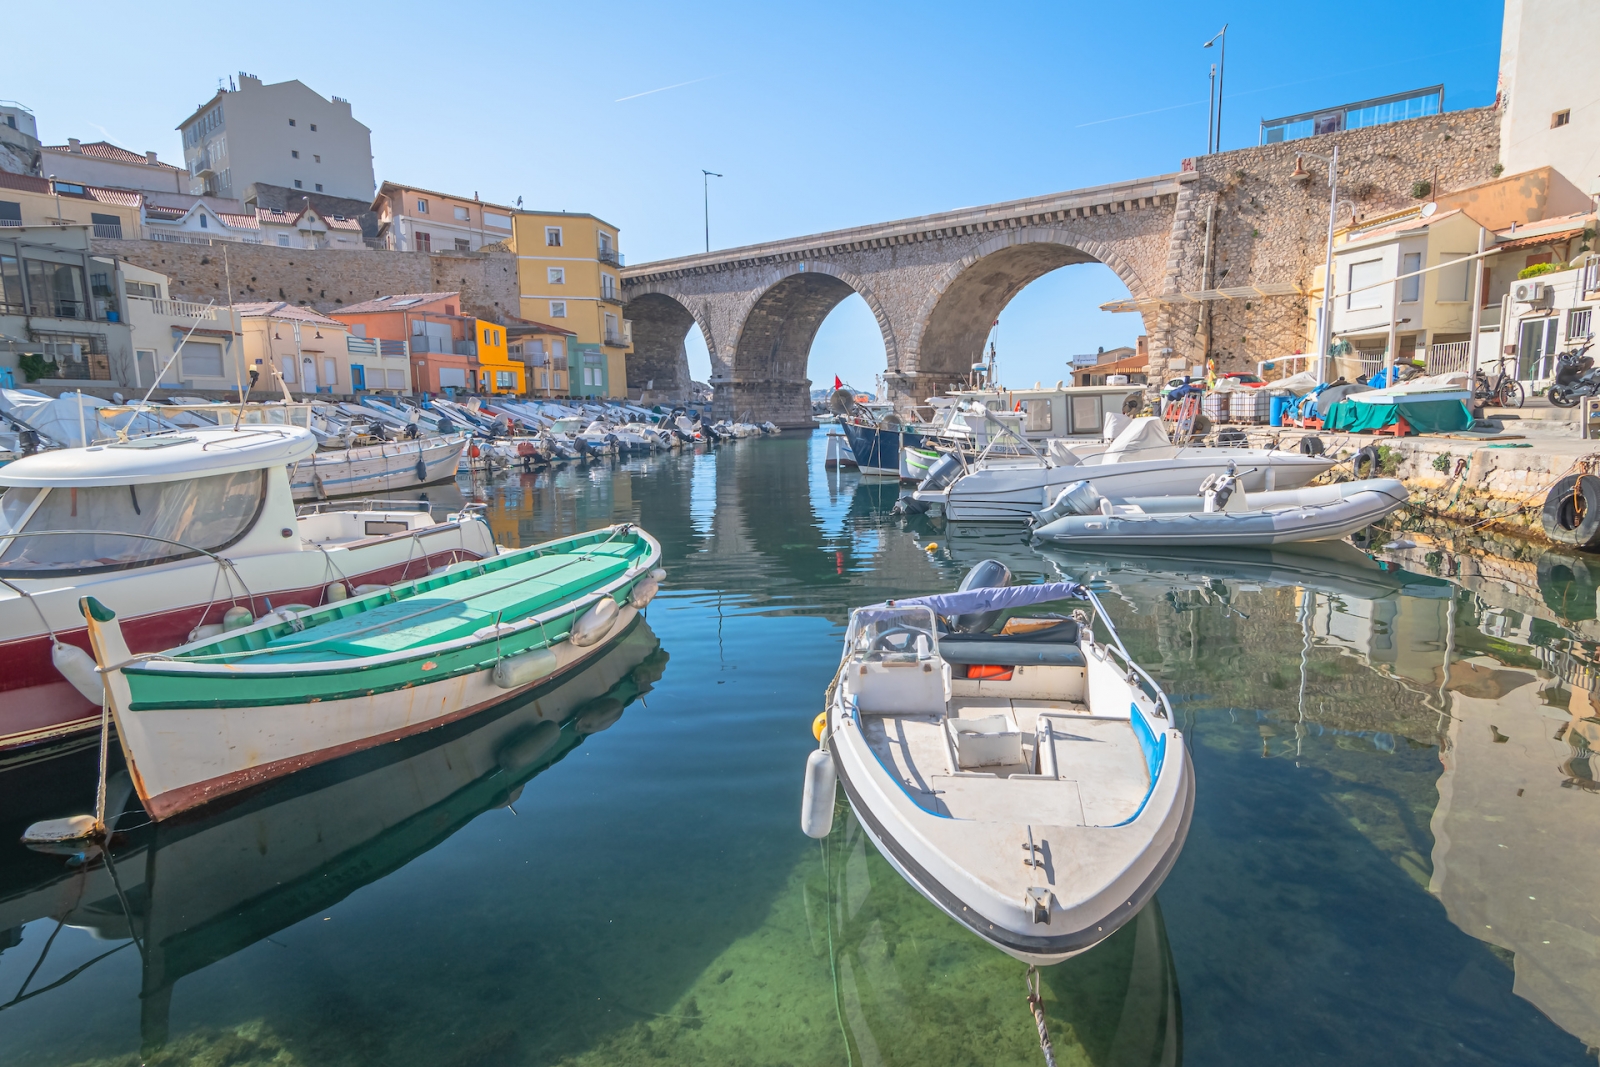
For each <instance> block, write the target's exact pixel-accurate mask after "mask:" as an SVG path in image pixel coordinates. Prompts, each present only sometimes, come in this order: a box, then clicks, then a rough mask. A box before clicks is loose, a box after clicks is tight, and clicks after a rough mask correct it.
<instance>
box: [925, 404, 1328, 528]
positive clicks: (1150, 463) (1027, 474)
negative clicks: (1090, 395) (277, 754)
mask: <svg viewBox="0 0 1600 1067" xmlns="http://www.w3.org/2000/svg"><path fill="white" fill-rule="evenodd" d="M1011 443H1012V444H1013V445H1014V446H1016V445H1017V444H1018V441H1017V439H1016V438H1012V439H1011ZM1230 465H1232V466H1234V467H1237V468H1238V469H1240V470H1242V471H1244V474H1243V485H1244V488H1245V489H1247V490H1250V491H1252V492H1256V491H1262V490H1275V489H1297V488H1299V487H1301V486H1304V485H1308V484H1310V482H1311V480H1312V479H1314V478H1316V477H1317V476H1318V475H1320V474H1322V473H1324V472H1326V471H1327V470H1329V469H1330V468H1331V467H1333V465H1334V460H1333V458H1332V457H1331V456H1325V455H1324V456H1311V455H1303V454H1301V453H1299V452H1287V451H1283V450H1281V449H1276V448H1208V447H1203V446H1194V445H1177V444H1174V443H1173V441H1172V439H1171V438H1170V437H1169V436H1168V435H1167V432H1166V429H1165V427H1163V425H1162V423H1161V420H1160V419H1158V418H1154V417H1151V416H1145V417H1141V418H1137V419H1134V420H1132V422H1130V423H1129V424H1128V425H1127V426H1126V427H1125V428H1124V429H1123V430H1122V431H1121V432H1120V433H1118V434H1116V435H1115V436H1114V437H1113V438H1112V439H1111V440H1110V441H1106V440H1096V441H1065V440H1056V441H1049V442H1046V443H1045V444H1044V446H1043V447H1042V448H1039V447H1035V446H1033V445H1027V446H1022V447H1013V448H1011V449H1009V450H1007V451H998V450H994V449H987V450H985V451H984V452H982V453H980V454H979V455H978V456H977V458H976V459H973V460H970V461H968V460H965V459H964V458H963V457H961V456H960V455H952V456H951V457H950V458H948V459H945V460H943V461H942V463H941V465H939V466H938V467H937V469H936V470H935V469H930V471H929V473H928V476H927V478H926V479H925V480H924V481H923V483H922V484H921V485H920V486H918V487H917V489H916V491H915V492H913V493H912V500H913V501H914V502H916V503H917V504H918V505H920V506H921V507H922V508H923V509H925V510H926V511H928V512H929V513H930V514H935V515H943V516H944V517H945V518H946V519H950V520H951V521H954V522H1026V521H1028V519H1029V518H1030V517H1031V516H1033V515H1034V514H1035V513H1036V512H1037V511H1038V510H1039V509H1040V508H1043V507H1046V506H1048V505H1049V504H1051V503H1052V502H1054V501H1055V499H1056V498H1057V497H1058V496H1059V495H1060V493H1061V491H1062V490H1063V489H1065V488H1066V487H1067V486H1069V485H1072V484H1074V483H1077V482H1087V483H1089V485H1091V486H1092V487H1093V488H1094V491H1095V492H1096V493H1098V494H1099V495H1100V496H1104V497H1112V498H1118V497H1127V496H1134V495H1139V496H1152V497H1153V496H1168V495H1179V494H1192V493H1196V492H1198V491H1199V489H1200V484H1201V483H1202V482H1204V481H1205V480H1206V479H1207V478H1209V477H1216V476H1219V475H1222V474H1224V473H1225V472H1226V471H1227V470H1228V469H1229V467H1230Z"/></svg>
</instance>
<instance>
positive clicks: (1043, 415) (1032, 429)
mask: <svg viewBox="0 0 1600 1067" xmlns="http://www.w3.org/2000/svg"><path fill="white" fill-rule="evenodd" d="M1054 406H1055V402H1054V401H1052V400H1050V399H1049V398H1048V397H1047V398H1043V399H1038V400H1024V401H1023V402H1022V412H1023V415H1024V419H1023V424H1022V429H1023V431H1024V432H1026V433H1040V432H1048V431H1049V430H1050V426H1051V420H1052V417H1053V414H1052V411H1051V409H1052V408H1053V407H1054Z"/></svg>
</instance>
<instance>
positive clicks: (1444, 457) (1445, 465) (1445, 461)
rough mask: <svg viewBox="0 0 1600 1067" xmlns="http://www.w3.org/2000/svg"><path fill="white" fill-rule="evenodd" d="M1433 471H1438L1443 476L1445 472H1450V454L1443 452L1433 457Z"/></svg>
mask: <svg viewBox="0 0 1600 1067" xmlns="http://www.w3.org/2000/svg"><path fill="white" fill-rule="evenodd" d="M1433 469H1434V470H1436V471H1438V472H1439V473H1441V474H1443V473H1444V472H1445V471H1447V470H1449V469H1450V454H1449V453H1448V452H1441V453H1439V454H1438V455H1437V456H1434V457H1433Z"/></svg>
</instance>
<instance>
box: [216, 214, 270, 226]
mask: <svg viewBox="0 0 1600 1067" xmlns="http://www.w3.org/2000/svg"><path fill="white" fill-rule="evenodd" d="M217 218H219V219H221V220H222V222H223V224H224V225H225V226H227V227H228V229H230V230H259V229H260V228H261V225H260V223H258V222H257V221H256V217H255V216H254V215H235V214H233V213H232V212H228V211H219V212H217Z"/></svg>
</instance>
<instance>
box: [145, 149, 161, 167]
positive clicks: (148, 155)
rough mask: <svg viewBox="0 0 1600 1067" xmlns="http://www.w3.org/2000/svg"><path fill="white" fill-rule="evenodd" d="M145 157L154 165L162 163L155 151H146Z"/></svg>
mask: <svg viewBox="0 0 1600 1067" xmlns="http://www.w3.org/2000/svg"><path fill="white" fill-rule="evenodd" d="M144 158H145V159H146V160H148V161H149V163H150V165H151V166H152V167H158V166H160V165H161V163H160V160H158V159H156V154H155V153H154V152H146V153H145V154H144Z"/></svg>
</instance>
